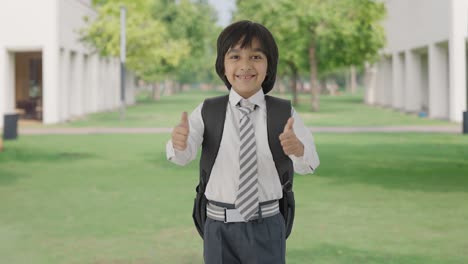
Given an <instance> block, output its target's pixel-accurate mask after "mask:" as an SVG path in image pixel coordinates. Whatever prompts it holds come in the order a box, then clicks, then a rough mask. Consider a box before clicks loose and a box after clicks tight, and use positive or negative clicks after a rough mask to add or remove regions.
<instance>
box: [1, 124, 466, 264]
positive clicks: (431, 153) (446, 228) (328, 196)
mask: <svg viewBox="0 0 468 264" xmlns="http://www.w3.org/2000/svg"><path fill="white" fill-rule="evenodd" d="M168 139H169V135H168V134H155V135H130V134H129V135H82V136H57V135H50V136H21V137H20V138H19V140H18V141H7V142H5V151H4V152H2V153H0V199H1V201H2V203H0V212H1V213H0V255H1V256H2V257H1V259H2V262H5V263H39V264H41V263H47V264H53V263H177V264H178V263H202V240H201V239H200V238H199V236H198V234H197V232H196V230H195V228H194V226H193V224H192V218H191V213H192V202H193V197H194V193H195V190H194V188H195V185H196V183H197V180H198V164H197V163H198V162H197V161H194V162H192V163H191V164H190V165H189V166H187V167H178V166H175V165H173V164H171V163H169V162H167V161H166V158H165V151H164V144H165V142H166V141H167V140H168ZM315 139H316V142H317V148H318V151H319V154H320V159H321V166H320V167H319V169H318V170H317V173H316V174H314V175H305V176H302V175H296V177H295V186H294V189H295V193H296V202H297V215H296V222H295V226H294V230H293V233H292V235H291V237H290V239H288V252H287V258H288V262H287V263H292V264H294V263H297V264H303V263H342V264H348V263H388V264H390V263H405V264H407V263H410V264H411V263H414V264H416V263H429V264H435V263H460V264H461V263H467V262H468V256H467V255H466V254H465V251H466V248H468V242H467V240H466V237H467V236H468V224H467V222H466V219H468V206H467V205H466V202H465V201H467V200H468V188H467V187H466V186H468V177H467V175H468V137H464V136H461V135H445V134H420V133H408V134H404V133H394V134H387V133H385V134H352V135H346V134H326V133H319V134H316V135H315Z"/></svg>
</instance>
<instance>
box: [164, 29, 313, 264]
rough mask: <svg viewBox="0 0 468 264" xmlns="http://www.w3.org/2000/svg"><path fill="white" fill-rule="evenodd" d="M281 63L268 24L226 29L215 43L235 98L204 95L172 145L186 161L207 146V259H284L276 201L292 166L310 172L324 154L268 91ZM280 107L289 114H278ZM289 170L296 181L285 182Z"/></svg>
mask: <svg viewBox="0 0 468 264" xmlns="http://www.w3.org/2000/svg"><path fill="white" fill-rule="evenodd" d="M277 63H278V48H277V46H276V43H275V41H274V39H273V36H272V35H271V33H270V32H269V31H268V29H266V28H265V27H264V26H262V25H260V24H258V23H254V22H250V21H239V22H236V23H234V24H231V25H230V26H228V27H227V28H226V29H224V31H223V32H221V34H220V35H219V37H218V40H217V58H216V72H217V73H218V75H219V77H220V78H221V79H222V80H223V81H224V83H225V84H226V86H227V88H228V89H229V95H228V96H224V97H219V98H211V99H207V100H205V102H203V103H202V104H200V105H199V106H198V107H197V108H195V110H194V111H193V112H192V113H191V115H190V118H189V117H188V116H187V113H186V112H184V113H182V118H181V123H180V124H179V125H178V126H176V127H175V128H174V130H173V132H172V138H171V140H170V141H169V142H168V143H167V145H166V152H167V157H168V159H169V160H170V161H172V162H173V163H175V164H178V165H186V164H187V163H189V162H190V161H192V160H193V159H194V158H195V157H196V155H197V152H198V148H199V146H200V145H202V144H203V149H202V157H201V161H200V167H201V168H200V173H201V174H200V177H201V178H200V179H201V184H200V185H199V188H202V187H201V185H202V184H204V185H203V191H202V194H203V192H204V196H205V197H206V199H207V200H208V204H207V205H206V216H207V218H206V222H204V226H203V229H201V230H202V231H201V234H202V236H203V238H204V259H205V263H207V264H220V263H229V264H231V263H242V264H245V263H255V264H259V263H269V264H272V263H285V248H286V246H285V240H286V236H287V234H288V232H290V230H286V224H285V219H284V218H283V216H282V214H281V213H280V206H281V205H280V204H279V202H278V200H280V199H281V198H282V196H283V193H284V188H285V185H288V184H289V185H290V186H292V174H293V171H292V170H293V168H294V171H295V172H297V173H301V174H305V173H312V172H313V171H314V170H315V169H316V168H317V166H318V165H319V159H318V155H317V153H316V150H315V145H314V141H313V138H312V135H311V133H310V132H309V131H308V129H307V128H306V127H305V126H304V124H303V123H302V121H301V119H300V118H299V116H298V115H297V113H296V112H295V111H294V109H293V108H292V107H291V106H290V103H289V102H285V100H282V99H278V98H274V97H271V96H267V95H266V94H267V93H268V92H269V91H270V90H271V89H272V88H273V85H274V82H275V79H276V68H277ZM223 100H224V101H223ZM214 105H221V106H222V107H221V108H220V107H217V108H216V107H215V106H214ZM285 105H286V106H289V108H284V106H285ZM273 106H275V107H273ZM280 106H281V107H282V109H283V108H284V109H287V110H288V111H289V112H288V111H278V109H279V107H280ZM209 109H211V110H209ZM214 109H218V110H219V109H221V111H218V110H214ZM275 111H276V112H275ZM285 112H286V113H285ZM285 114H286V118H285V119H284V121H283V122H282V123H281V124H277V123H278V121H277V120H282V118H280V116H284V115H285ZM218 117H219V118H218ZM288 117H289V119H288ZM278 127H279V130H278V129H275V128H278ZM278 152H281V153H279V154H280V155H278ZM207 157H208V158H207ZM210 160H211V162H210ZM291 160H292V162H291ZM285 175H286V176H285ZM288 175H290V176H289V177H290V179H291V180H290V182H288V183H287V184H285V183H284V182H281V180H280V179H283V178H286V179H288ZM281 177H283V178H281ZM282 185H283V186H282ZM205 186H206V188H205ZM292 199H294V198H293V197H292Z"/></svg>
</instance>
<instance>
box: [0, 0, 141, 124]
mask: <svg viewBox="0 0 468 264" xmlns="http://www.w3.org/2000/svg"><path fill="white" fill-rule="evenodd" d="M96 15H97V14H96V12H95V10H94V9H93V8H92V7H91V0H41V1H37V0H14V1H13V0H8V1H2V3H1V7H0V127H2V126H3V117H4V114H9V113H15V112H20V113H21V117H22V118H27V119H37V120H40V121H42V122H43V123H46V124H51V123H58V122H62V121H66V120H69V119H71V118H74V117H77V116H81V115H84V114H87V113H92V112H98V111H104V110H110V109H115V108H117V107H119V106H120V62H119V59H118V58H102V57H99V56H98V55H97V54H94V53H92V52H91V51H90V50H88V49H87V48H86V47H85V46H84V45H83V44H82V43H80V41H79V37H80V36H79V33H78V30H79V29H81V28H83V27H84V26H85V23H84V21H83V17H84V16H88V17H90V18H94V17H96ZM133 80H134V76H133V75H132V74H130V73H128V74H127V76H126V88H127V90H126V103H127V104H132V103H134V81H133Z"/></svg>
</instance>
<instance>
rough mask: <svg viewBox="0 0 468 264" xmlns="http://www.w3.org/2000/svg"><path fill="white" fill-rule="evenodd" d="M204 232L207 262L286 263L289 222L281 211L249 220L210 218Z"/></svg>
mask: <svg viewBox="0 0 468 264" xmlns="http://www.w3.org/2000/svg"><path fill="white" fill-rule="evenodd" d="M204 232H205V233H204V234H203V236H204V240H203V241H204V245H203V246H204V250H203V251H204V252H203V257H204V259H205V264H267V263H268V264H284V263H286V259H285V257H286V256H285V255H286V241H285V240H286V239H285V224H284V219H283V216H282V215H281V214H280V213H278V214H276V215H274V216H271V217H268V218H264V219H263V221H259V220H254V221H251V222H247V223H243V222H241V223H224V222H221V221H216V220H213V219H210V218H207V220H206V223H205V231H204Z"/></svg>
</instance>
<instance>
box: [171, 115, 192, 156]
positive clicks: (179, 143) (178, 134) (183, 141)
mask: <svg viewBox="0 0 468 264" xmlns="http://www.w3.org/2000/svg"><path fill="white" fill-rule="evenodd" d="M189 132H190V127H189V122H188V117H187V112H183V113H182V117H181V119H180V123H179V124H178V125H177V126H176V127H174V129H173V130H172V146H173V147H174V148H175V149H176V150H179V151H184V150H185V149H186V148H187V139H188V136H189Z"/></svg>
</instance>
